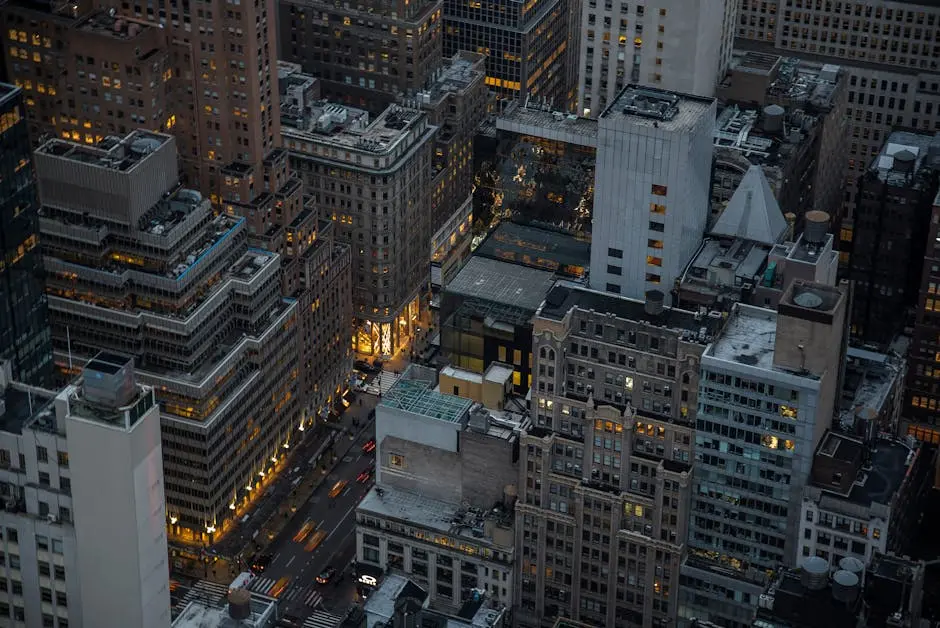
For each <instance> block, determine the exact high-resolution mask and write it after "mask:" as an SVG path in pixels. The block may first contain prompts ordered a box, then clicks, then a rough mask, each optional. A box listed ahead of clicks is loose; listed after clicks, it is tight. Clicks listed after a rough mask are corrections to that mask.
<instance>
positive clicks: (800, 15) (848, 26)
mask: <svg viewBox="0 0 940 628" xmlns="http://www.w3.org/2000/svg"><path fill="white" fill-rule="evenodd" d="M738 4H739V5H740V6H739V9H738V25H737V31H736V33H735V36H736V37H737V38H738V39H737V45H738V46H741V47H744V48H757V49H769V48H772V49H774V50H777V51H780V52H782V53H783V52H785V53H786V54H798V55H800V56H802V57H808V58H812V59H814V60H816V61H820V62H823V63H838V64H840V65H842V66H843V67H844V68H845V70H846V72H847V74H848V91H849V94H848V104H847V109H846V117H847V119H848V123H849V124H848V133H847V135H848V150H847V151H846V157H845V161H844V163H843V164H842V165H843V167H844V173H845V174H844V180H845V189H844V190H843V201H844V204H845V208H844V212H843V216H844V224H843V226H844V228H845V230H843V231H842V232H841V242H842V243H840V245H839V250H845V249H846V248H847V246H848V244H849V243H850V242H851V240H852V227H853V224H854V223H853V221H854V212H855V206H856V197H857V192H858V188H857V187H856V183H857V181H858V179H859V177H860V176H862V175H863V174H864V173H865V171H866V170H868V167H869V165H870V164H871V160H872V158H873V157H874V156H875V155H877V154H878V153H879V151H880V150H881V145H882V143H883V142H884V141H885V140H886V139H887V137H888V136H889V135H890V134H891V132H892V130H893V129H894V128H895V127H909V128H915V129H917V130H919V131H922V132H923V131H927V132H930V131H936V130H938V128H940V127H938V125H940V66H938V63H940V62H938V61H937V59H938V58H940V42H938V41H937V40H936V31H937V28H938V26H940V7H938V6H937V5H936V4H935V3H933V2H929V1H927V0H913V1H911V2H880V1H878V0H863V1H861V2H838V1H836V2H828V3H816V2H811V1H810V0H769V1H765V0H741V2H739V3H738Z"/></svg>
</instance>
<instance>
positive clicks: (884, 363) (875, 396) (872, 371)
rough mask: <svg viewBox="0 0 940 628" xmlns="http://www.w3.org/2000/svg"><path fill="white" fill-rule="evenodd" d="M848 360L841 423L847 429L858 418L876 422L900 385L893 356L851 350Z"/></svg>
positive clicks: (899, 373) (898, 365) (848, 353)
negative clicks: (889, 397)
mask: <svg viewBox="0 0 940 628" xmlns="http://www.w3.org/2000/svg"><path fill="white" fill-rule="evenodd" d="M846 357H847V358H848V359H847V360H846V368H845V377H844V380H843V383H842V403H841V404H840V412H839V416H840V419H841V420H842V421H843V425H844V426H848V425H853V424H854V423H855V419H856V418H858V419H862V420H866V421H873V420H876V419H878V417H879V416H880V415H881V413H882V412H883V411H885V410H886V408H885V402H886V401H887V400H888V396H889V395H890V393H891V391H892V390H894V389H895V386H897V385H898V378H900V377H901V364H900V363H899V361H898V360H897V359H896V358H894V357H892V356H888V355H886V354H883V353H875V352H873V351H866V350H864V349H859V348H857V347H849V349H848V352H847V356H846Z"/></svg>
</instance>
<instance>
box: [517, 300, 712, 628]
mask: <svg viewBox="0 0 940 628" xmlns="http://www.w3.org/2000/svg"><path fill="white" fill-rule="evenodd" d="M663 300H664V296H663V295H662V294H661V293H656V292H655V291H651V292H650V293H649V295H648V297H647V300H646V302H643V301H638V300H634V299H629V298H625V297H621V296H616V295H611V294H608V293H602V292H596V291H593V290H588V289H585V288H583V287H580V286H577V285H572V284H567V283H563V284H560V285H556V286H555V287H554V288H553V289H552V291H551V292H550V293H549V294H548V296H547V297H546V299H545V303H544V305H542V306H541V308H540V310H539V312H538V315H537V317H536V319H535V328H534V330H533V348H532V355H533V359H534V364H533V372H534V376H533V384H532V391H531V408H532V412H533V418H532V426H531V427H530V428H529V429H527V430H526V434H525V435H524V436H523V438H522V440H521V442H520V455H521V456H523V457H524V458H523V460H520V465H519V482H518V485H519V502H518V504H519V505H518V506H517V508H516V517H517V521H518V522H519V523H520V524H521V525H519V526H518V527H517V531H516V547H517V552H519V553H520V555H519V557H518V559H517V560H518V567H519V572H518V581H517V588H516V590H517V597H516V602H515V607H516V620H517V623H518V625H520V626H546V627H547V626H551V625H552V623H553V622H554V621H555V620H556V619H557V618H560V617H564V618H570V619H573V620H576V621H581V622H585V623H587V624H589V625H592V626H618V625H636V626H644V627H646V626H658V625H662V624H663V623H665V622H669V621H675V618H676V613H677V601H678V588H679V566H680V563H681V559H682V556H683V554H684V552H685V544H686V529H687V525H688V508H689V499H690V491H691V472H692V456H693V453H692V442H693V439H694V421H695V409H696V404H697V388H698V375H699V361H700V359H701V356H702V352H703V351H704V350H705V347H706V343H708V342H709V341H710V340H711V339H712V338H714V337H715V334H716V333H717V332H718V330H719V329H720V327H721V325H722V316H721V315H720V314H717V313H716V315H703V314H699V313H695V312H687V311H684V310H679V309H676V308H670V307H667V306H665V305H664V303H663Z"/></svg>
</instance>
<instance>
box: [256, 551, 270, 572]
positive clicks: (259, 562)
mask: <svg viewBox="0 0 940 628" xmlns="http://www.w3.org/2000/svg"><path fill="white" fill-rule="evenodd" d="M273 559H274V555H273V554H259V555H258V556H255V559H254V560H253V561H252V563H251V570H252V571H253V572H255V573H261V572H262V571H264V570H265V569H267V568H268V565H270V564H271V561H272V560H273Z"/></svg>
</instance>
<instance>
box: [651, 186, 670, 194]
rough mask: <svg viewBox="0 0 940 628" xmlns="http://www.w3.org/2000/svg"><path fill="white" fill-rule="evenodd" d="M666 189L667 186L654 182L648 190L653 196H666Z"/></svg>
mask: <svg viewBox="0 0 940 628" xmlns="http://www.w3.org/2000/svg"><path fill="white" fill-rule="evenodd" d="M667 191H668V188H666V186H665V185H656V184H655V183H654V184H653V187H652V189H651V190H650V192H652V193H653V195H654V196H666V192H667Z"/></svg>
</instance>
